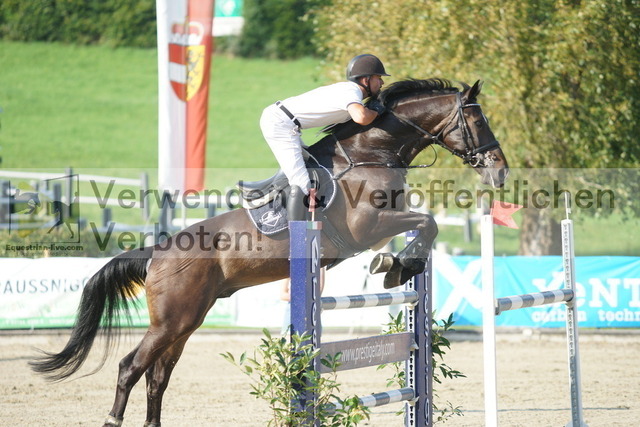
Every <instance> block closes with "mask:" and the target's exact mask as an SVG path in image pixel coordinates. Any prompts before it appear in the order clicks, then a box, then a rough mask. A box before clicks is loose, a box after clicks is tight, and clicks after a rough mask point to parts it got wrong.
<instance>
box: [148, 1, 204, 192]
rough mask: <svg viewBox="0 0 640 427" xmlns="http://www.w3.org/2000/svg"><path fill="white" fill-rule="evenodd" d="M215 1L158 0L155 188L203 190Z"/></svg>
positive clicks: (181, 190) (182, 190)
mask: <svg viewBox="0 0 640 427" xmlns="http://www.w3.org/2000/svg"><path fill="white" fill-rule="evenodd" d="M213 10H214V0H156V13H157V21H158V104H159V106H158V184H159V186H160V188H161V189H163V190H169V191H175V190H178V191H180V192H184V191H201V190H202V189H203V188H204V167H205V148H206V143H207V111H208V101H209V74H210V68H211V50H212V44H213V41H212V36H211V33H212V31H211V30H212V28H211V27H212V23H213V13H214V12H213Z"/></svg>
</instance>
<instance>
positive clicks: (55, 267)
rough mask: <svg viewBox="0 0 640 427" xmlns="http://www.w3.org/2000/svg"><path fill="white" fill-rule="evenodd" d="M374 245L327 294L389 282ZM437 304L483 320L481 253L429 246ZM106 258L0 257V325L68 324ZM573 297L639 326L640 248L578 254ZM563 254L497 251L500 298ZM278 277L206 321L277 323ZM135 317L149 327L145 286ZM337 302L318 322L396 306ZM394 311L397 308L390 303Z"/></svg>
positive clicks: (545, 314)
mask: <svg viewBox="0 0 640 427" xmlns="http://www.w3.org/2000/svg"><path fill="white" fill-rule="evenodd" d="M372 254H373V253H372V252H365V253H364V254H362V255H360V256H358V257H356V258H353V259H350V260H347V261H345V262H344V263H342V264H340V265H339V266H337V267H336V268H334V269H331V270H329V271H328V272H327V279H326V286H325V292H324V294H325V295H331V296H338V295H353V294H360V293H371V292H373V293H375V292H383V291H385V290H384V289H383V288H382V279H383V275H373V276H371V275H369V274H368V265H369V263H370V259H371V256H372ZM433 256H434V259H433V272H434V278H433V280H434V286H433V288H434V308H435V309H436V314H437V316H438V317H439V318H446V317H447V316H449V314H450V313H453V316H454V320H455V322H456V326H481V325H482V312H481V293H482V289H481V287H480V275H481V272H480V265H481V263H480V257H477V256H455V257H453V256H450V255H446V254H442V253H440V252H437V251H434V255H433ZM109 259H110V258H80V257H78V258H41V259H25V258H0V329H32V328H57V327H71V326H73V322H74V319H75V315H76V310H77V308H78V305H79V303H80V296H81V294H82V289H83V288H84V287H85V286H86V284H87V282H88V281H89V279H90V278H91V276H93V274H95V272H97V271H98V270H99V269H100V268H101V267H102V266H103V265H104V264H106V263H107V262H108V261H109ZM576 272H577V295H578V297H577V304H578V309H579V321H580V323H579V326H580V327H581V328H638V327H640V257H577V258H576ZM562 280H563V274H562V259H561V257H553V256H545V257H496V258H495V281H496V284H495V294H496V297H506V296H512V295H521V294H525V293H532V292H541V291H546V290H552V289H560V288H562V286H563V281H562ZM280 287H281V285H280V284H279V283H278V282H274V283H270V284H265V285H261V286H255V287H251V288H247V289H243V290H241V291H239V292H237V293H236V294H234V295H232V296H231V297H230V298H222V299H219V300H218V301H216V304H215V306H214V307H213V309H212V310H211V311H210V312H209V313H208V315H207V317H206V319H205V322H204V325H205V326H214V325H215V326H240V327H280V326H281V325H282V321H283V315H284V312H285V311H284V310H285V307H284V303H283V301H280V299H279V297H280ZM137 308H138V310H137V312H134V316H133V325H134V326H143V327H144V326H147V325H148V323H149V316H148V311H147V307H146V302H145V298H144V295H142V294H141V295H140V296H139V302H138V303H137ZM397 308H398V307H397V306H391V307H373V308H368V309H366V310H335V311H329V312H326V313H324V314H323V324H324V325H325V326H327V327H337V326H342V327H345V326H349V327H351V328H353V327H359V326H376V327H379V326H380V325H382V324H384V323H385V322H386V321H388V315H387V314H386V313H388V312H391V310H394V309H397ZM565 311H566V309H565V305H564V303H558V304H553V305H546V306H540V307H531V308H525V309H519V310H513V311H507V312H504V313H502V314H501V315H500V316H498V317H497V318H496V324H497V325H498V326H505V327H525V328H564V327H565ZM393 313H395V311H393Z"/></svg>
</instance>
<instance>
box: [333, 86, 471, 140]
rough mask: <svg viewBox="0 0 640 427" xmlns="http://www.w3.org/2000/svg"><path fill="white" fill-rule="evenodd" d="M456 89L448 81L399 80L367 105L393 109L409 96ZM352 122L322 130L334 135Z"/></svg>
mask: <svg viewBox="0 0 640 427" xmlns="http://www.w3.org/2000/svg"><path fill="white" fill-rule="evenodd" d="M458 91H459V90H458V88H457V87H455V86H453V85H452V84H451V82H450V81H449V80H446V79H439V78H432V79H425V80H419V79H407V80H400V81H397V82H394V83H391V84H390V85H389V86H387V88H385V89H384V90H382V91H381V92H380V93H379V94H378V96H377V97H375V98H371V99H369V101H368V102H367V104H369V103H370V102H372V101H374V100H377V101H379V102H381V103H382V105H384V106H385V107H387V108H393V107H395V106H396V105H397V104H398V102H399V101H401V100H402V99H404V98H406V97H409V96H416V95H420V94H434V95H436V94H441V93H442V94H444V93H456V92H458ZM352 124H353V122H352V121H351V120H349V121H348V122H345V123H339V124H337V125H334V126H329V127H328V128H326V129H323V131H324V132H326V133H328V134H334V133H336V132H337V131H338V130H340V129H344V128H345V127H347V126H351V125H352Z"/></svg>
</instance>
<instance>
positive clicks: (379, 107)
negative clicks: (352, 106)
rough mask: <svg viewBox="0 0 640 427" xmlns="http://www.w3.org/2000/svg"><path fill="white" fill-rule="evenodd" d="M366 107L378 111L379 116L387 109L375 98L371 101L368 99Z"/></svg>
mask: <svg viewBox="0 0 640 427" xmlns="http://www.w3.org/2000/svg"><path fill="white" fill-rule="evenodd" d="M367 108H368V109H370V110H373V111H375V112H376V113H378V115H379V116H381V115H383V114H384V113H386V111H387V108H386V107H385V106H384V105H382V103H381V102H380V101H378V100H377V99H374V100H373V101H369V104H367Z"/></svg>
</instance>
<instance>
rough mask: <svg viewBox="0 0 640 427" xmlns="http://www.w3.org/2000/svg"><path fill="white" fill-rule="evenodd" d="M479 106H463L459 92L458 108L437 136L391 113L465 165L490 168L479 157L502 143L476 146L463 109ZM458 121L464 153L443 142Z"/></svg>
mask: <svg viewBox="0 0 640 427" xmlns="http://www.w3.org/2000/svg"><path fill="white" fill-rule="evenodd" d="M479 106H480V104H462V96H461V93H460V92H458V93H457V94H456V106H455V107H454V109H453V110H452V111H451V113H450V114H449V116H451V118H450V119H449V120H448V121H447V123H446V124H445V125H444V126H443V127H442V128H441V129H440V131H439V132H438V133H437V134H435V135H434V134H432V133H431V132H429V131H428V130H426V129H423V128H421V127H420V126H418V125H417V124H415V123H414V122H413V121H411V120H410V119H408V118H406V117H404V116H402V115H400V114H399V113H396V112H395V111H391V114H393V115H394V116H395V117H396V118H397V119H398V120H399V121H401V122H402V123H404V124H406V125H409V126H411V127H412V128H414V129H415V130H417V131H418V132H419V133H421V134H422V136H423V137H425V138H428V139H430V140H431V142H432V143H435V144H437V145H439V146H441V147H443V148H444V149H446V150H447V151H449V152H450V153H451V154H453V155H455V156H457V157H460V158H461V159H462V161H463V162H464V163H465V164H467V163H468V164H470V165H471V167H474V168H475V167H485V166H490V165H489V164H486V163H485V158H484V156H479V155H480V154H484V153H486V152H487V151H490V150H494V149H496V148H499V147H500V143H499V142H498V141H497V140H493V141H492V142H490V143H488V144H485V145H482V146H479V145H477V144H474V141H473V136H472V135H471V132H470V130H469V125H468V123H467V121H466V120H465V119H464V111H463V109H464V108H468V107H479ZM456 119H457V121H458V128H459V129H460V131H461V132H462V141H463V142H464V145H465V151H464V152H461V151H459V150H456V149H453V148H451V147H449V146H448V145H447V144H445V143H444V140H443V135H444V132H445V130H446V129H447V128H448V127H449V126H450V125H451V124H452V123H453V122H454V121H455V120H456ZM478 144H479V142H478ZM401 150H402V149H401ZM428 166H431V165H417V166H409V167H428Z"/></svg>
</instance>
